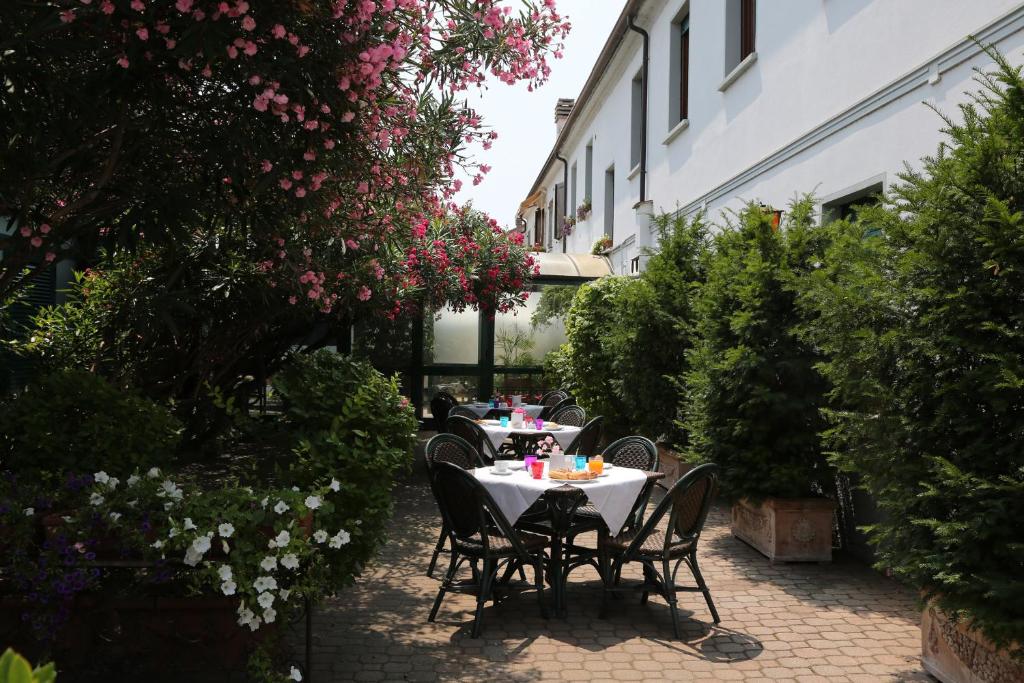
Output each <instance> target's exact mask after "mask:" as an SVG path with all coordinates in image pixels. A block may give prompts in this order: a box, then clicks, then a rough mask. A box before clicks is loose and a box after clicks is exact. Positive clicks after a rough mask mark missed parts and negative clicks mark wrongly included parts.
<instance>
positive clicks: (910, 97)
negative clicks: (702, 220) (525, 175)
mask: <svg viewBox="0 0 1024 683" xmlns="http://www.w3.org/2000/svg"><path fill="white" fill-rule="evenodd" d="M636 29H639V31H638V30H636ZM641 31H642V32H644V33H646V34H647V38H646V42H647V55H648V61H647V71H646V88H644V85H645V83H644V53H645V49H644V43H645V36H644V35H643V33H641ZM971 36H974V37H975V38H977V39H978V40H979V41H980V42H982V43H984V44H991V45H994V46H995V47H996V48H998V49H999V50H1000V51H1002V52H1003V54H1005V55H1006V56H1007V57H1008V58H1009V60H1010V61H1011V63H1014V64H1021V63H1024V2H1020V0H760V1H757V0H629V1H628V2H627V3H626V7H625V9H624V10H623V13H622V16H621V17H620V18H619V21H618V22H617V23H616V26H615V28H614V29H613V31H612V34H611V36H610V37H609V39H608V42H607V43H606V44H605V47H604V50H603V51H602V53H601V56H600V57H599V58H598V61H597V63H596V64H595V66H594V69H593V71H592V73H591V75H590V77H589V79H588V80H587V83H586V85H585V86H584V88H583V91H582V92H581V93H580V96H579V97H578V98H577V100H576V102H575V104H574V105H572V106H571V107H570V106H569V104H570V103H569V102H567V101H562V102H560V104H559V110H558V112H557V113H556V117H557V125H558V126H559V134H558V138H557V140H556V142H555V146H554V148H553V149H552V150H551V152H550V154H549V156H548V158H547V160H546V161H545V162H544V164H543V166H542V168H541V169H539V175H538V177H537V180H536V181H535V183H534V185H533V187H532V188H531V191H530V195H529V197H527V198H526V200H525V201H524V202H523V204H522V207H521V209H520V215H519V221H518V222H519V225H520V226H521V228H524V229H525V231H526V233H527V236H528V241H532V242H534V243H537V242H539V243H540V244H542V245H543V246H544V247H546V248H547V249H548V250H550V251H558V252H561V251H566V252H568V253H581V252H582V253H586V252H589V251H590V250H591V248H592V247H593V245H594V243H595V241H596V240H597V239H598V238H600V237H601V236H602V235H604V234H607V235H609V236H610V237H611V238H612V245H611V248H610V249H609V250H608V251H607V254H608V256H609V257H610V258H611V260H612V269H613V272H616V273H622V274H628V273H632V272H637V271H638V270H639V269H640V268H642V265H643V264H642V257H641V255H642V252H643V249H644V248H645V247H651V246H656V241H657V239H656V235H654V234H652V229H651V222H650V217H651V215H652V214H658V213H664V212H676V211H679V212H682V213H684V214H687V215H691V214H694V213H696V212H698V211H700V210H702V209H703V210H706V211H707V213H708V217H709V219H711V220H713V221H717V220H718V219H719V216H720V215H721V212H722V211H723V210H729V209H736V208H739V207H741V206H742V205H743V204H744V203H746V202H748V201H756V202H759V203H762V204H764V205H766V206H769V207H772V208H775V209H783V210H784V209H785V208H786V205H787V204H788V203H789V202H790V201H791V200H792V199H793V198H794V196H795V195H796V194H802V193H805V192H813V193H814V195H815V196H816V197H817V199H818V202H819V208H820V210H821V212H822V213H823V214H824V215H826V216H829V215H832V216H839V215H843V214H844V211H845V209H846V207H848V206H850V205H851V204H853V203H855V202H857V201H858V200H861V201H863V200H864V199H865V198H866V197H869V196H871V195H873V194H875V193H878V192H880V191H882V190H884V189H887V188H888V187H890V186H891V185H892V184H893V183H895V182H898V178H897V177H896V175H897V174H898V173H899V172H901V171H902V170H903V168H904V163H905V162H907V163H909V164H910V165H911V166H912V167H916V166H918V165H919V160H920V158H921V157H922V156H926V155H931V154H934V153H935V151H936V149H937V147H938V145H939V143H940V142H941V141H942V140H943V134H942V133H941V132H940V129H941V127H942V125H943V124H942V121H941V120H940V118H939V116H938V115H937V114H936V112H935V111H933V110H932V109H930V108H929V107H928V106H926V105H931V106H933V107H935V108H937V109H938V110H939V111H941V112H944V113H949V114H951V115H953V116H954V117H955V116H956V114H957V105H958V104H960V103H962V102H964V101H966V99H967V96H966V95H965V93H966V92H972V91H976V90H978V89H979V87H980V86H978V84H976V83H974V82H973V81H972V78H973V76H974V69H975V68H985V67H987V66H989V65H991V59H990V58H989V57H988V56H987V55H985V54H984V53H983V52H982V50H981V48H980V47H979V46H978V44H977V43H975V42H974V40H973V39H972V38H971ZM645 95H646V98H645ZM645 104H646V107H645V106H644V105H645ZM645 124H646V125H645ZM645 128H646V130H645ZM563 159H564V162H563ZM641 185H643V187H641ZM586 200H589V203H590V205H591V211H590V214H589V216H587V217H586V218H585V219H581V220H579V221H578V223H577V224H576V225H575V226H573V227H572V232H571V234H570V235H569V236H565V235H564V234H563V230H562V223H563V217H564V216H567V215H568V216H575V215H577V209H578V208H579V207H580V206H581V205H582V204H583V203H584V202H585V201H586Z"/></svg>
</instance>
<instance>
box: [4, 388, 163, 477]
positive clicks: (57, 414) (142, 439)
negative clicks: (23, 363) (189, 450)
mask: <svg viewBox="0 0 1024 683" xmlns="http://www.w3.org/2000/svg"><path fill="white" fill-rule="evenodd" d="M179 434H180V424H179V423H178V421H177V420H175V419H174V418H173V417H172V416H171V415H170V413H169V412H168V411H167V410H166V409H164V408H163V407H161V406H159V405H157V404H155V403H153V402H152V401H149V400H147V399H145V398H142V397H140V396H137V395H136V394H134V393H132V392H130V391H126V390H122V389H119V388H117V387H114V386H112V385H110V384H109V383H108V382H106V381H105V380H103V379H102V378H100V377H98V376H96V375H94V374H91V373H89V372H85V371H84V370H59V371H56V372H52V373H50V374H48V375H45V376H43V377H41V378H40V379H39V381H38V382H37V383H35V384H33V385H32V386H31V387H30V389H29V390H28V391H26V392H24V393H23V394H21V395H19V396H18V397H16V398H14V399H12V400H10V401H9V402H8V403H7V404H5V405H4V406H3V409H2V410H0V462H2V464H3V467H4V468H5V469H10V470H13V471H15V472H19V473H22V474H26V475H27V474H29V473H31V474H32V476H37V475H39V476H47V475H59V474H63V473H67V472H78V473H93V472H96V471H99V470H105V471H107V472H110V473H111V474H117V475H119V476H120V475H122V474H130V473H131V472H133V471H134V470H136V469H146V468H148V467H151V466H153V465H165V464H167V463H168V462H169V461H170V460H171V459H172V458H173V456H174V453H175V448H176V446H177V443H178V439H179Z"/></svg>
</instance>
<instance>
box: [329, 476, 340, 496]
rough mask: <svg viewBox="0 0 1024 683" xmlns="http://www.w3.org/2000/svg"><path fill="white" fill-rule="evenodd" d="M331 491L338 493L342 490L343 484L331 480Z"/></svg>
mask: <svg viewBox="0 0 1024 683" xmlns="http://www.w3.org/2000/svg"><path fill="white" fill-rule="evenodd" d="M331 490H332V491H334V492H335V493H337V492H338V491H340V490H341V482H340V481H338V480H337V479H331Z"/></svg>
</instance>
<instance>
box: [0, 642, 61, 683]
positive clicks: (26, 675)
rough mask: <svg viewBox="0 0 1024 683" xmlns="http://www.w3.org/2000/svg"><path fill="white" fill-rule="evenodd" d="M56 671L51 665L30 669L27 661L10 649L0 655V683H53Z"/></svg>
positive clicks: (30, 666)
mask: <svg viewBox="0 0 1024 683" xmlns="http://www.w3.org/2000/svg"><path fill="white" fill-rule="evenodd" d="M56 680H57V670H56V669H55V668H54V666H53V664H47V665H46V666H42V667H38V666H37V667H36V668H35V669H33V668H32V665H31V664H29V663H28V661H27V660H26V659H25V658H24V657H22V656H21V655H19V654H18V653H17V652H15V651H14V650H12V649H11V648H7V650H6V651H5V652H4V653H3V655H0V683H53V682H54V681H56Z"/></svg>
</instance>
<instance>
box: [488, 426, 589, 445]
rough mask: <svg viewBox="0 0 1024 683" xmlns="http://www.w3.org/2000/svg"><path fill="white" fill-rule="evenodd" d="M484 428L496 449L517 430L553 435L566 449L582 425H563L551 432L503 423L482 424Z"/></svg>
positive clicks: (526, 432)
mask: <svg viewBox="0 0 1024 683" xmlns="http://www.w3.org/2000/svg"><path fill="white" fill-rule="evenodd" d="M480 426H481V427H483V430H484V431H485V432H487V438H488V439H490V440H491V445H492V446H494V448H495V450H497V449H498V447H499V446H501V442H502V441H504V440H505V439H507V438H508V435H509V434H512V433H513V432H515V433H516V434H533V435H538V434H540V435H543V436H552V437H554V439H555V441H556V442H557V443H558V445H559V446H560V447H561V448H562V450H563V451H564V450H565V449H566V448H568V447H569V446H570V445H571V444H572V440H573V439H575V438H576V435H577V434H579V433H580V429H581V428H580V427H569V426H566V425H563V426H562V428H561V429H556V430H554V431H551V432H549V431H548V430H546V429H541V430H539V431H538V430H537V429H534V428H533V427H522V428H520V429H513V428H512V427H502V426H501V425H486V424H484V425H480Z"/></svg>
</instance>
